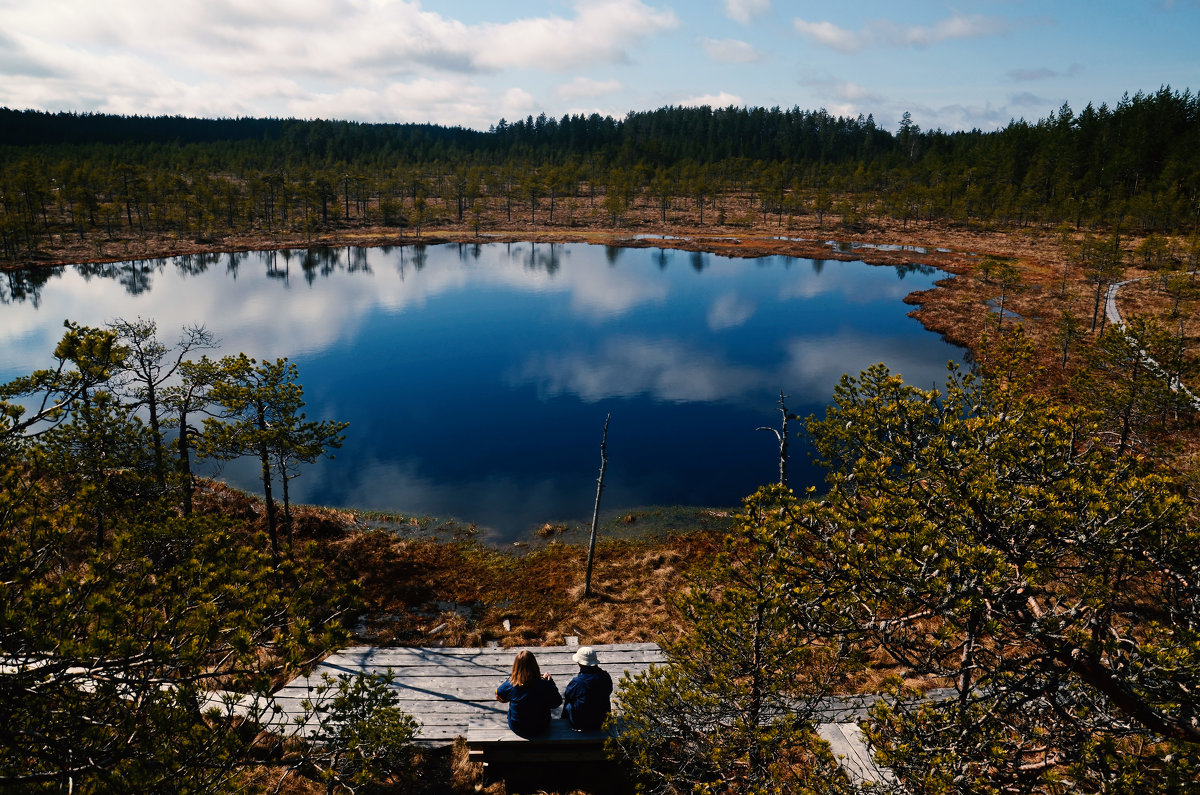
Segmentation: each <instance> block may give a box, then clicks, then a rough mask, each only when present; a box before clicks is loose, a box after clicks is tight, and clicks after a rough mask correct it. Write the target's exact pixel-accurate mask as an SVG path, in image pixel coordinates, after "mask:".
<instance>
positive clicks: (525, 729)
mask: <svg viewBox="0 0 1200 795" xmlns="http://www.w3.org/2000/svg"><path fill="white" fill-rule="evenodd" d="M496 698H498V699H500V700H501V701H507V702H508V728H510V729H512V731H513V734H519V735H520V736H522V737H536V736H537V735H539V734H545V733H546V732H547V731H549V730H550V710H552V709H554V708H555V707H557V706H558V705H559V704H561V703H562V696H560V695H559V694H558V688H557V687H555V686H554V683H553V682H551V681H550V680H549V679H538V680H537V681H536V682H533V683H532V684H528V685H520V686H518V685H514V684H513V683H512V682H510V681H508V680H507V679H505V680H504V682H503V684H501V685H500V687H498V688H496Z"/></svg>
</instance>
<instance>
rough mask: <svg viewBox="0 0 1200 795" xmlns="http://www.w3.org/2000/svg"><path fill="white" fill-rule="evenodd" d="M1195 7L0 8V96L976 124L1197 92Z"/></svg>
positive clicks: (380, 115) (228, 112)
mask: <svg viewBox="0 0 1200 795" xmlns="http://www.w3.org/2000/svg"><path fill="white" fill-rule="evenodd" d="M1198 34H1200V0H1091V2H1083V1H1082V0H1078V1H1077V0H1044V1H1043V2H1033V1H1032V0H958V2H954V3H949V4H947V3H940V2H918V1H917V0H864V1H862V2H848V1H847V2H840V3H831V2H809V1H808V0H793V2H785V1H784V0H708V1H704V0H701V1H700V2H697V0H687V1H686V2H685V0H506V1H505V2H494V1H489V2H473V1H471V0H443V1H442V2H435V1H434V0H428V1H427V2H415V1H412V2H410V1H408V0H169V1H168V2H163V0H104V2H98V1H97V0H0V105H2V106H6V107H10V108H22V109H23V108H36V109H42V110H51V111H59V110H73V111H94V112H106V113H123V114H151V115H158V114H172V115H173V114H180V115H192V116H223V117H230V116H277V117H287V116H294V117H298V118H338V119H356V120H361V121H400V122H434V123H438V124H449V125H455V124H457V125H463V126H466V127H474V128H477V129H486V128H487V127H488V126H489V125H491V124H493V123H495V122H496V121H497V120H499V119H500V118H507V119H509V120H512V119H517V118H524V117H525V116H527V115H535V116H536V115H537V114H538V113H540V112H543V111H544V112H545V113H546V114H547V115H550V116H554V117H561V116H562V115H563V114H564V113H572V114H574V113H592V112H598V113H601V114H608V115H613V116H616V117H621V116H624V115H625V114H626V113H627V112H629V111H631V110H650V109H654V108H658V107H662V106H664V105H698V104H708V105H713V106H726V105H738V106H743V105H748V106H765V107H772V106H775V105H779V106H781V107H792V106H799V107H800V108H803V109H816V108H825V109H827V110H828V111H829V112H831V113H834V114H838V115H851V116H857V115H858V114H860V113H861V114H864V115H865V114H873V115H874V116H875V119H876V121H877V122H878V123H879V124H881V125H882V126H884V127H886V128H888V129H892V130H894V129H896V126H897V124H898V122H899V120H900V117H901V115H902V114H903V113H904V111H906V110H907V111H909V112H911V113H912V116H913V120H914V121H915V122H916V123H917V124H919V125H920V126H921V127H922V128H926V129H929V128H936V127H940V128H943V129H946V130H957V129H970V128H975V127H978V128H980V129H985V130H988V129H994V128H996V127H1001V126H1003V125H1005V124H1007V123H1008V121H1009V120H1010V119H1013V118H1026V119H1029V120H1031V121H1032V120H1036V119H1039V118H1043V117H1045V116H1047V115H1048V114H1050V113H1052V112H1054V111H1056V110H1057V109H1058V107H1059V106H1060V105H1061V104H1062V103H1063V102H1064V101H1065V102H1069V103H1070V104H1071V106H1072V108H1074V109H1075V110H1076V111H1078V110H1080V109H1081V108H1082V107H1083V106H1084V105H1085V104H1087V103H1088V102H1094V103H1096V104H1099V103H1100V102H1108V103H1109V104H1114V103H1115V102H1116V101H1118V100H1119V99H1120V97H1121V95H1122V93H1124V92H1126V91H1128V92H1129V93H1131V94H1132V93H1135V92H1137V91H1139V90H1141V91H1146V92H1150V91H1155V90H1157V89H1158V88H1159V87H1160V86H1162V85H1170V86H1171V87H1172V88H1174V89H1177V90H1182V89H1184V88H1190V89H1192V90H1193V92H1195V91H1197V90H1200V43H1198V41H1197V39H1198Z"/></svg>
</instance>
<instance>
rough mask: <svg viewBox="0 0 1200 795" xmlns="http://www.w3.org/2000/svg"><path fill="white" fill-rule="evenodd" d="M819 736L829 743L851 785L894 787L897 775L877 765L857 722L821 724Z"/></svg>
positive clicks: (818, 727) (818, 729)
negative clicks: (886, 785)
mask: <svg viewBox="0 0 1200 795" xmlns="http://www.w3.org/2000/svg"><path fill="white" fill-rule="evenodd" d="M817 735H818V736H819V737H820V738H821V739H822V740H824V741H825V742H827V743H829V747H830V749H831V750H832V751H833V755H834V758H836V759H837V760H838V762H839V763H840V764H841V767H842V770H844V771H845V772H846V776H847V778H849V779H850V782H851V783H852V784H855V785H857V786H860V787H861V786H864V785H868V784H895V783H897V782H896V775H895V773H893V772H892V771H891V770H890V769H888V768H886V767H880V766H879V765H877V764H875V757H874V754H873V753H872V752H871V748H870V746H869V745H867V741H866V738H865V737H863V734H862V730H861V729H859V727H858V724H857V723H821V724H819V725H818V726H817Z"/></svg>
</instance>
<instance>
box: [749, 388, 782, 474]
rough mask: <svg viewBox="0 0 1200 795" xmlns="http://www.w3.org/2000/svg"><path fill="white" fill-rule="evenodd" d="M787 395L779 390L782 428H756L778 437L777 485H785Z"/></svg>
mask: <svg viewBox="0 0 1200 795" xmlns="http://www.w3.org/2000/svg"><path fill="white" fill-rule="evenodd" d="M786 401H787V395H785V394H783V390H782V389H781V390H779V413H780V414H782V415H783V427H782V428H768V427H766V426H763V427H761V428H758V429H757V430H760V431H770V432H771V433H773V434H775V437H776V438H777V439H779V485H780V486H786V485H787V460H788V429H787V426H788V411H787V402H786Z"/></svg>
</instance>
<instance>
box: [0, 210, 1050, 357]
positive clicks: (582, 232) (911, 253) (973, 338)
mask: <svg viewBox="0 0 1200 795" xmlns="http://www.w3.org/2000/svg"><path fill="white" fill-rule="evenodd" d="M826 220H827V222H826V223H823V224H818V223H816V222H815V219H812V218H807V217H801V218H795V219H792V221H791V222H790V223H788V224H786V225H785V226H783V227H779V226H778V225H776V224H773V223H759V224H756V225H754V226H752V227H749V228H747V227H745V226H732V225H725V226H718V225H708V226H698V225H695V224H674V223H670V222H668V223H666V224H662V223H656V222H651V221H647V220H646V219H644V218H634V219H632V220H630V221H629V222H627V223H624V224H622V225H621V226H620V227H617V228H612V227H607V226H604V225H601V224H598V223H592V224H586V225H573V226H551V225H543V224H521V223H512V224H503V225H497V226H493V227H490V228H485V229H482V230H480V233H479V234H476V232H475V230H474V229H473V228H472V227H470V226H469V225H467V224H463V223H445V224H438V225H436V226H432V227H427V228H425V229H423V230H422V234H421V235H420V236H416V235H415V234H414V231H413V230H412V229H403V230H401V229H398V228H395V227H383V226H378V225H374V226H344V227H334V228H330V229H327V230H324V231H322V232H320V233H318V234H304V233H301V232H295V233H279V232H274V233H258V234H237V235H228V236H216V237H205V238H198V239H192V240H188V239H183V238H179V237H177V236H166V235H139V234H131V235H129V236H128V237H124V238H118V239H110V240H100V239H97V238H95V237H94V236H85V237H84V238H83V239H75V238H74V237H68V236H58V237H55V238H53V239H51V240H49V241H47V245H44V246H43V251H42V252H41V254H40V256H38V257H37V258H35V259H30V260H26V261H22V262H19V263H16V264H5V265H4V266H3V269H5V270H16V269H22V268H30V267H61V266H66V265H83V264H97V263H106V262H121V261H126V260H141V259H159V258H169V257H177V256H186V255H195V254H226V253H240V252H249V251H272V250H282V249H294V248H312V247H331V248H340V247H346V246H350V247H361V248H378V247H383V246H414V245H438V244H446V243H450V244H455V243H457V244H486V243H517V242H522V243H523V242H529V243H547V244H552V243H554V244H557V243H564V244H565V243H584V244H593V245H605V246H619V247H623V248H665V249H676V250H682V251H699V252H704V253H710V254H716V255H720V256H727V257H738V258H756V257H768V256H786V257H796V258H804V259H814V260H834V261H843V262H852V261H860V262H865V263H867V264H869V265H883V266H896V265H911V264H918V265H927V266H931V267H934V268H938V269H939V270H942V271H946V272H947V273H951V274H954V275H956V276H957V275H964V274H969V273H971V272H972V271H973V269H974V267H975V264H976V263H977V262H978V261H980V259H981V258H982V257H984V256H996V257H1016V258H1020V259H1021V260H1022V261H1023V263H1025V264H1027V265H1028V266H1031V267H1033V268H1036V269H1038V270H1047V269H1052V268H1051V266H1055V265H1058V263H1059V261H1060V260H1059V252H1058V247H1057V244H1056V240H1057V238H1056V237H1055V236H1054V235H1053V234H1052V233H1051V232H1049V231H1046V230H1028V229H1026V230H1020V231H1007V230H1006V231H994V230H979V229H968V228H960V227H954V226H950V225H946V224H933V225H918V224H915V223H910V224H907V225H904V224H900V223H898V222H894V221H892V220H891V219H870V220H868V221H865V222H863V223H862V224H860V225H858V226H857V227H856V228H854V229H848V228H845V227H843V226H841V225H840V224H837V223H834V222H833V220H832V218H827V219H826ZM956 282H957V283H958V284H956ZM962 282H963V280H960V279H945V280H943V281H942V282H940V283H939V284H938V286H937V287H935V288H933V289H931V290H925V291H919V292H916V293H912V294H910V295H909V296H908V297H907V298H906V299H905V300H906V302H907V303H909V304H913V305H916V306H917V308H916V309H914V310H913V312H912V313H911V314H912V316H913V317H914V318H916V319H917V320H918V321H920V322H921V323H922V325H924V326H925V328H927V329H928V330H930V331H933V332H935V333H938V334H941V335H943V336H944V337H945V339H946V340H947V341H948V342H950V343H953V344H955V345H959V346H962V347H964V348H967V349H968V350H972V349H973V348H974V347H975V343H976V342H977V340H978V333H977V329H974V328H973V326H974V325H975V324H973V323H964V318H963V315H964V311H963V304H964V303H968V304H973V303H976V302H977V299H975V298H973V297H972V296H971V295H967V294H964V292H963V291H964V288H965V287H967V285H965V284H963V283H962Z"/></svg>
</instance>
